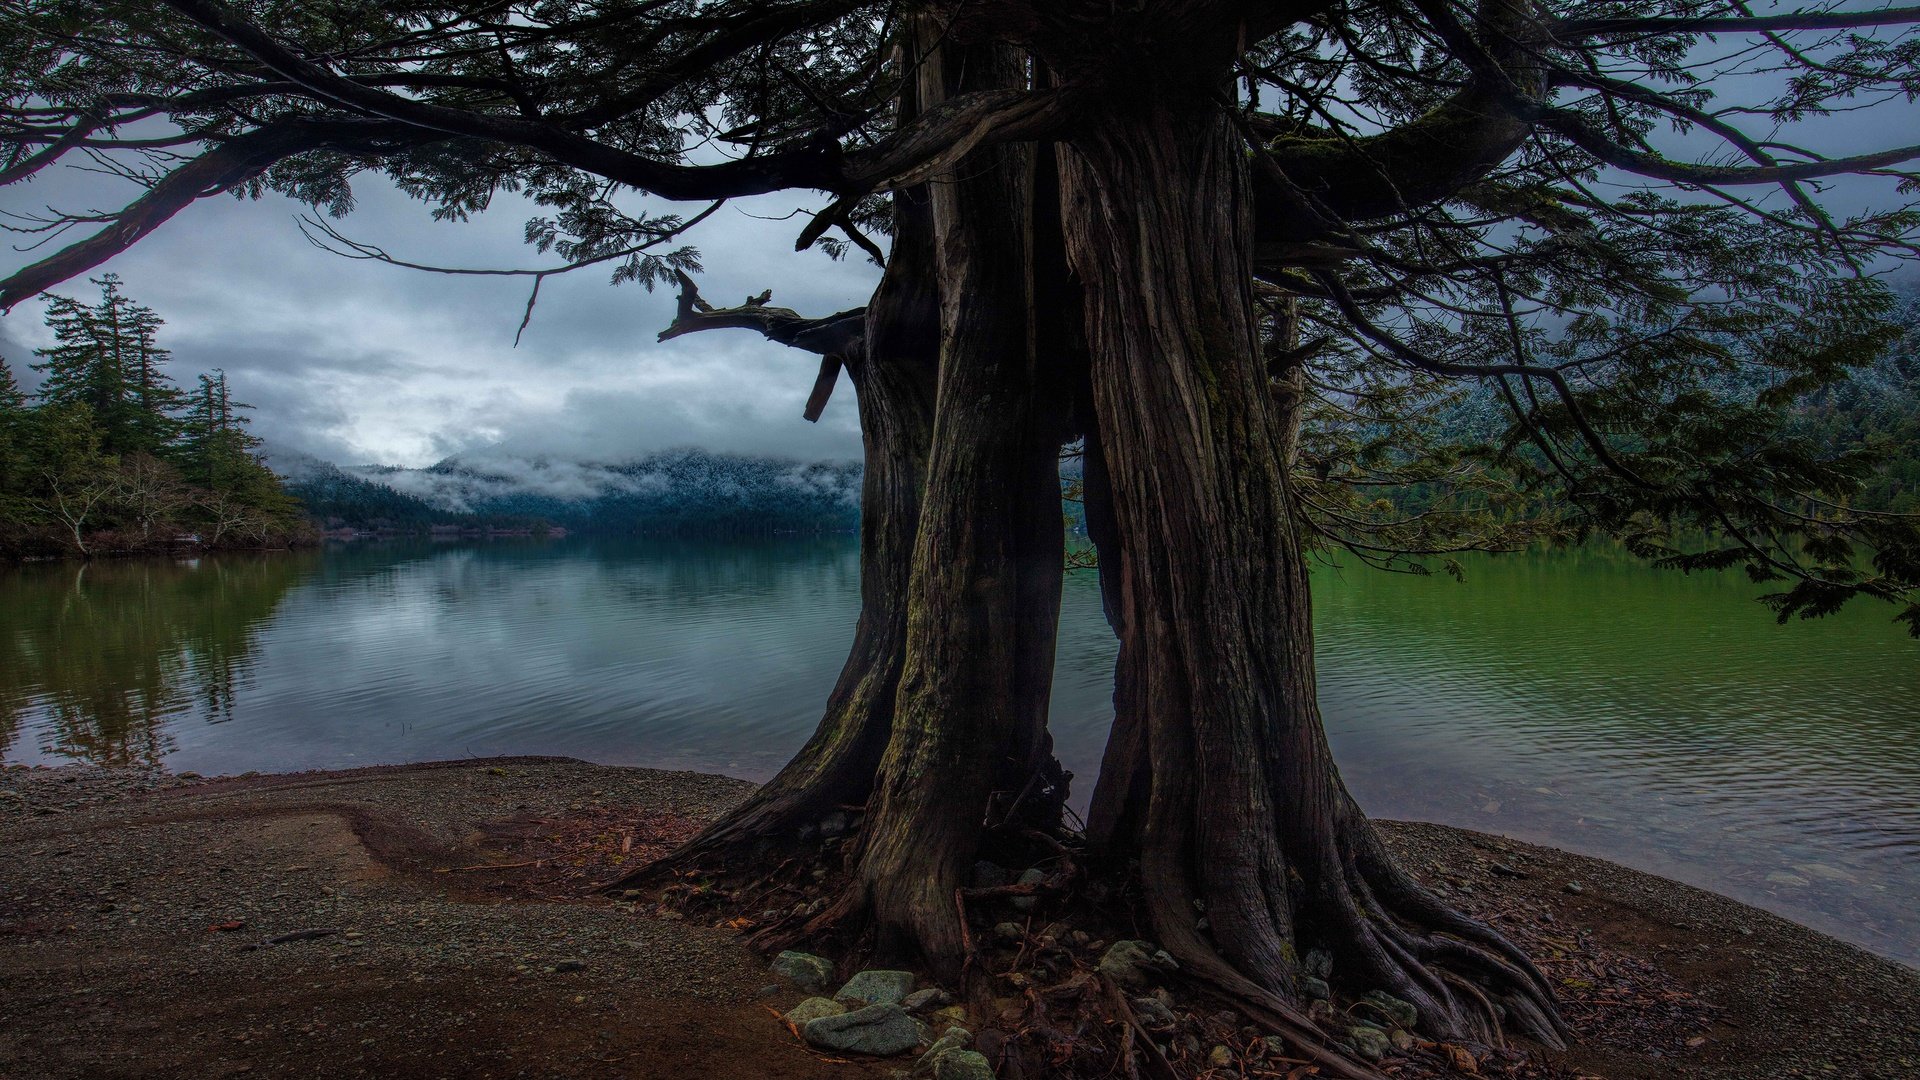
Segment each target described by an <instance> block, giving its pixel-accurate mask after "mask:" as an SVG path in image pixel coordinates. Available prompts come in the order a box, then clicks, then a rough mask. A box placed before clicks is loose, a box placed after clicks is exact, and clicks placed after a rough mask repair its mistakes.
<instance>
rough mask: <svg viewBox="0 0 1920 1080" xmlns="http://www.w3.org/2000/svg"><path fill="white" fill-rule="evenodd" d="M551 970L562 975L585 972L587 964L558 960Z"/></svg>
mask: <svg viewBox="0 0 1920 1080" xmlns="http://www.w3.org/2000/svg"><path fill="white" fill-rule="evenodd" d="M553 970H554V971H556V972H562V973H564V972H568V971H585V970H587V962H586V961H585V960H559V961H555V963H554V965H553Z"/></svg>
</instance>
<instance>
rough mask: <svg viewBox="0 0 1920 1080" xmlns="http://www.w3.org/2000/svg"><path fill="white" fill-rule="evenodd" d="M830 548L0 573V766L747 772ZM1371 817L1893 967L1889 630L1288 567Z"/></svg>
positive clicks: (1893, 666) (1901, 847)
mask: <svg viewBox="0 0 1920 1080" xmlns="http://www.w3.org/2000/svg"><path fill="white" fill-rule="evenodd" d="M858 587H859V565H858V558H857V552H856V550H855V546H854V544H853V541H852V540H851V538H833V539H827V540H791V541H778V542H763V543H740V544H726V543H719V544H715V543H674V542H600V541H592V540H578V539H576V540H570V541H563V542H557V543H551V544H547V543H539V542H526V543H494V544H490V545H477V546H454V547H448V546H428V545H419V546H412V545H397V544H396V545H366V546H355V547H347V548H333V549H329V550H326V551H324V552H306V553H296V554H290V555H289V554H276V555H254V556H227V557H221V558H211V559H205V560H197V561H191V562H118V563H114V562H109V563H98V564H94V565H92V566H86V567H79V566H73V565H43V566H31V567H24V568H19V569H13V570H5V571H0V756H4V758H5V760H7V761H9V762H34V763H58V762H63V761H74V760H80V761H94V762H106V763H111V762H128V761H164V762H165V763H166V764H167V765H168V766H170V767H171V768H173V769H175V770H181V771H184V770H194V771H198V772H202V773H208V774H213V773H232V772H244V771H247V770H250V769H258V770H261V771H281V770H290V769H306V768H337V767H343V766H352V765H367V764H379V763H395V762H406V761H421V760H430V759H439V758H450V757H463V756H469V755H491V754H562V755H570V756H575V757H581V758H586V759H589V760H593V761H601V762H610V763H618V764H639V765H652V766H659V767H667V768H685V769H700V770H707V771H716V772H724V773H728V774H731V775H735V776H742V777H747V778H749V779H765V778H766V777H767V776H769V775H770V774H771V773H772V772H773V771H774V770H776V769H777V768H779V766H780V764H781V763H782V762H784V761H785V760H786V758H787V756H788V755H789V754H791V753H792V752H793V750H794V749H796V748H797V747H798V746H799V745H800V743H801V742H803V741H804V740H805V738H806V736H807V734H808V733H809V732H810V731H811V730H812V728H813V725H814V723H815V722H816V721H817V720H818V719H819V708H820V704H821V702H822V701H824V699H825V697H826V694H827V692H828V690H829V689H830V688H831V686H832V684H833V681H834V678H835V675H836V674H837V673H838V669H839V665H840V662H841V660H842V659H843V658H844V655H845V651H846V647H847V645H848V643H849V641H850V640H851V637H852V629H853V622H854V617H855V615H856V614H857V612H858V609H859V593H858ZM1315 587H1316V592H1315V604H1316V619H1315V622H1316V626H1317V629H1318V653H1319V657H1320V676H1321V696H1322V701H1323V703H1324V706H1325V712H1326V718H1327V725H1328V729H1329V734H1330V736H1331V738H1332V741H1333V746H1334V751H1335V754H1336V756H1337V757H1338V758H1339V760H1340V763H1341V766H1342V768H1343V770H1344V773H1345V775H1346V777H1347V780H1348V784H1349V786H1350V787H1351V788H1352V789H1353V791H1354V794H1355V796H1356V797H1357V798H1358V799H1359V800H1360V802H1361V804H1362V805H1363V806H1365V807H1366V809H1367V810H1368V811H1370V812H1372V813H1374V814H1376V815H1382V816H1389V817H1410V818H1422V819H1428V820H1434V821H1442V822H1448V823H1451V824H1457V825H1465V826H1470V827H1473V828H1478V829H1485V830H1488V831H1493V832H1503V833H1507V834H1509V835H1513V836H1517V837H1521V838H1524V839H1530V840H1537V841H1543V842H1546V843H1551V844H1555V845H1558V846H1561V847H1566V848H1570V849H1573V850H1576V851H1583V852H1587V853H1590V854H1595V855H1600V856H1604V857H1607V858H1611V859H1615V860H1618V861H1620V862H1624V863H1627V864H1629V865H1633V866H1637V867H1640V868H1642V869H1646V870H1651V871H1654V872H1656V873H1661V874H1665V875H1668V876H1671V877H1675V878H1679V879H1681V880H1684V881H1688V882H1692V883H1694V884H1697V885H1701V886H1704V887H1707V888H1710V889H1713V890H1715V891H1718V892H1721V893H1725V894H1728V895H1731V896H1734V897H1737V898H1739V899H1742V900H1745V901H1748V902H1750V903H1754V904H1757V905H1759V906H1762V907H1766V908H1769V909H1771V910H1774V911H1777V912H1780V913H1782V914H1785V915H1787V916H1789V917H1791V918H1794V919H1797V920H1799V921H1802V922H1805V923H1809V924H1811V925H1813V926H1816V927H1819V928H1820V929H1822V930H1825V931H1827V932H1829V933H1832V934H1835V935H1837V936H1839V937H1842V938H1846V939H1848V940H1851V941H1854V942H1858V943H1859V944H1861V945H1864V946H1866V947H1868V948H1870V949H1873V950H1875V951H1877V952H1879V953H1881V954H1883V955H1887V956H1892V957H1895V958H1897V959H1901V960H1904V961H1906V962H1908V963H1920V644H1916V643H1915V642H1913V641H1911V640H1909V639H1907V638H1906V637H1905V636H1904V635H1903V634H1901V633H1900V632H1899V630H1898V629H1897V628H1896V627H1894V626H1893V625H1892V624H1891V623H1889V622H1888V621H1887V619H1888V615H1889V614H1890V612H1889V611H1887V610H1884V609H1880V608H1867V607H1862V608H1860V609H1859V610H1857V611H1850V612H1848V613H1846V614H1845V615H1843V616H1842V617H1839V618H1835V619H1829V620H1826V621H1824V622H1820V623H1814V624H1795V625H1791V626H1787V627H1778V626H1775V625H1774V624H1773V622H1772V620H1771V619H1770V618H1769V617H1768V616H1767V615H1766V613H1765V612H1764V611H1763V610H1762V609H1760V608H1759V606H1758V605H1756V604H1753V603H1752V602H1751V600H1750V599H1749V597H1750V596H1751V593H1752V590H1751V589H1749V588H1748V587H1746V586H1744V585H1743V584H1741V583H1740V581H1739V580H1737V579H1734V578H1727V577H1718V576H1716V577H1704V578H1703V577H1683V576H1680V575H1677V574H1663V573H1655V572H1653V571H1650V570H1647V569H1645V568H1643V567H1641V566H1639V565H1636V564H1634V563H1632V562H1631V561H1629V560H1626V559H1624V558H1621V557H1619V556H1617V555H1615V554H1613V553H1610V552H1606V551H1584V552H1570V553H1568V552H1559V553H1542V554H1530V555H1525V556H1509V557H1503V558H1499V559H1480V560H1476V561H1474V562H1472V563H1470V564H1469V567H1468V574H1467V580H1466V582H1465V583H1464V584H1462V583H1455V582H1453V581H1451V580H1448V579H1444V578H1424V579H1423V578H1412V577H1406V576H1398V575H1385V574H1378V573H1374V572H1370V571H1364V570H1359V569H1353V570H1346V571H1341V570H1335V569H1326V570H1323V571H1321V572H1320V573H1319V574H1318V576H1317V578H1316V581H1315ZM1113 654H1114V643H1113V638H1112V635H1111V634H1110V633H1109V632H1108V630H1107V627H1106V624H1105V622H1104V621H1103V620H1102V619H1101V616H1100V608H1099V600H1098V595H1097V591H1096V587H1095V584H1094V581H1093V577H1092V575H1091V574H1090V573H1084V572H1083V573H1076V574H1073V575H1070V580H1069V584H1068V587H1067V595H1066V601H1065V611H1064V614H1063V620H1062V629H1061V644H1060V658H1059V676H1058V680H1057V686H1056V689H1055V692H1054V708H1053V730H1054V734H1055V739H1056V741H1057V745H1058V748H1059V752H1060V755H1061V757H1062V758H1063V759H1064V761H1065V763H1066V765H1067V767H1068V768H1069V769H1072V770H1073V771H1074V772H1076V773H1077V774H1079V776H1080V777H1081V779H1080V780H1079V781H1078V782H1076V784H1075V787H1076V794H1077V795H1078V797H1079V798H1080V800H1082V801H1084V799H1085V796H1086V793H1087V792H1088V791H1089V790H1090V789H1091V786H1092V779H1093V776H1094V773H1095V771H1096V769H1097V763H1098V761H1099V755H1100V747H1101V743H1102V740H1103V739H1104V737H1105V730H1106V725H1107V724H1108V722H1109V721H1110V720H1111V718H1112V709H1111V704H1110V701H1109V694H1110V686H1109V671H1110V668H1111V665H1112V662H1113Z"/></svg>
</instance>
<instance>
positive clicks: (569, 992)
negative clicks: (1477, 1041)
mask: <svg viewBox="0 0 1920 1080" xmlns="http://www.w3.org/2000/svg"><path fill="white" fill-rule="evenodd" d="M748 790H750V788H749V785H747V784H744V783H741V782H739V781H733V780H727V779H724V778H720V777H712V776H701V775H697V774H691V773H664V772H655V771H650V770H642V769H614V768H604V767H599V766H593V765H587V764H584V763H580V762H572V761H565V760H559V759H510V760H493V761H478V762H457V763H445V764H438V765H430V766H410V767H404V768H383V769H367V770H355V771H352V772H345V773H318V774H296V775H290V776H275V777H266V776H257V777H241V778H230V779H224V780H219V781H211V782H188V783H182V782H181V781H180V780H178V779H177V778H172V777H167V776H164V775H162V774H151V773H143V774H137V775H134V774H127V773H116V772H113V771H109V770H84V769H83V770H64V769H63V770H46V769H8V770H5V771H4V772H0V793H8V794H0V867H5V870H4V871H0V1077H8V1078H11V1077H21V1078H26V1077H33V1078H41V1077H45V1078H49V1080H52V1078H65V1077H122V1076H126V1077H131V1076H159V1077H175V1076H178V1077H188V1076H192V1077H224V1076H240V1075H246V1076H328V1077H337V1076H408V1077H415V1076H419V1077H434V1076H448V1077H454V1076H458V1077H488V1076H500V1077H506V1076H526V1077H545V1076H554V1077H560V1076H580V1075H586V1074H595V1075H608V1076H626V1077H635V1078H640V1080H652V1078H665V1077H675V1078H680V1077H685V1076H694V1075H702V1074H705V1073H709V1072H716V1071H717V1072H722V1073H724V1074H730V1075H733V1076H739V1077H815V1076H818V1077H827V1076H834V1077H867V1076H871V1077H881V1076H886V1075H888V1074H889V1073H890V1072H891V1070H892V1069H893V1068H896V1067H898V1063H896V1062H886V1063H876V1062H848V1063H835V1062H831V1061H828V1060H825V1059H823V1058H821V1057H820V1056H818V1055H815V1054H813V1053H811V1052H809V1051H807V1050H806V1049H804V1048H802V1047H801V1046H799V1045H798V1044H797V1043H796V1042H795V1041H794V1040H793V1039H792V1038H791V1036H790V1035H789V1034H788V1033H787V1032H786V1031H785V1029H784V1028H783V1027H782V1026H781V1025H780V1024H779V1022H778V1021H777V1020H775V1019H774V1017H773V1016H771V1015H769V1012H768V1010H769V1008H770V1007H771V1008H776V1009H777V1008H785V1007H787V1006H790V1005H791V1004H792V1003H793V1002H795V1001H797V1000H798V998H799V996H800V995H799V994H797V993H795V992H792V991H791V990H788V989H785V988H781V989H776V990H773V991H771V992H769V991H767V989H766V987H767V986H768V984H770V983H771V982H772V980H771V979H770V978H769V976H768V975H767V974H766V973H765V968H764V965H763V964H762V963H761V962H760V961H759V960H757V959H756V958H754V957H752V956H750V955H749V954H748V953H747V952H746V951H745V950H744V949H743V948H742V947H741V945H740V943H739V935H738V934H736V933H735V932H733V931H731V930H728V929H725V928H716V927H709V926H701V925H692V924H690V923H689V922H688V921H686V920H673V919H662V918H656V917H651V916H649V915H648V914H647V913H646V911H647V910H650V907H649V908H645V909H643V908H642V907H641V906H639V905H636V904H630V903H622V902H618V901H614V900H608V899H605V898H600V897H589V896H583V895H582V894H581V891H580V888H579V887H580V886H581V885H583V884H585V883H587V882H590V881H594V880H601V879H603V878H604V877H610V876H612V875H613V873H615V872H617V870H618V869H619V868H621V867H623V866H626V865H631V864H632V862H634V861H636V860H640V859H644V858H647V857H650V856H651V854H652V853H654V852H655V851H657V850H660V849H662V848H664V847H665V846H667V845H671V844H673V843H677V842H678V841H679V840H680V839H681V838H683V837H684V836H685V835H686V833H687V832H688V831H690V830H692V829H694V828H697V827H698V825H699V823H700V822H703V821H706V820H709V819H711V817H712V816H713V815H715V814H717V813H719V812H720V811H721V810H723V809H724V808H726V807H728V806H730V805H732V804H733V803H734V802H736V801H737V800H738V799H740V798H741V797H742V796H743V795H744V794H745V793H746V792H747V791H748ZM1383 827H1384V829H1385V831H1386V834H1387V837H1388V840H1389V843H1390V844H1392V845H1393V847H1394V848H1395V850H1396V853H1397V854H1398V855H1399V856H1400V857H1401V858H1402V859H1403V860H1404V861H1405V863H1406V864H1407V865H1408V866H1409V867H1410V868H1412V869H1413V870H1414V871H1415V872H1416V873H1417V874H1419V875H1420V876H1421V877H1422V878H1423V879H1424V880H1426V881H1427V882H1428V883H1429V884H1430V885H1433V886H1435V887H1437V888H1440V889H1443V890H1445V891H1446V893H1447V895H1448V896H1449V898H1450V899H1451V900H1453V901H1454V902H1456V903H1459V904H1461V905H1462V906H1465V907H1467V908H1469V909H1471V910H1474V911H1475V912H1476V913H1478V914H1480V915H1481V916H1482V917H1485V918H1488V919H1491V920H1493V921H1495V922H1496V923H1498V924H1499V925H1500V926H1501V928H1502V929H1503V930H1505V931H1506V932H1508V933H1509V934H1510V935H1512V936H1514V937H1516V938H1518V939H1520V940H1522V941H1523V942H1524V943H1525V944H1526V945H1527V947H1528V948H1529V949H1530V950H1531V951H1532V953H1533V954H1534V955H1536V956H1537V957H1539V958H1540V959H1541V962H1542V966H1543V967H1544V968H1545V969H1546V970H1547V971H1548V973H1549V974H1550V975H1551V976H1552V977H1553V978H1554V979H1556V980H1558V981H1559V982H1560V984H1561V987H1562V991H1563V996H1564V998H1565V1002H1566V1006H1567V1011H1568V1014H1569V1017H1570V1018H1571V1019H1572V1020H1573V1022H1574V1024H1575V1026H1576V1028H1577V1029H1578V1030H1579V1032H1580V1034H1581V1037H1582V1042H1581V1043H1580V1045H1578V1046H1577V1047H1575V1049H1574V1050H1573V1051H1572V1052H1571V1053H1570V1054H1568V1055H1564V1056H1553V1057H1537V1058H1534V1059H1530V1060H1529V1059H1520V1058H1517V1059H1516V1060H1521V1061H1522V1065H1521V1066H1514V1069H1515V1071H1513V1072H1512V1075H1528V1074H1529V1072H1528V1070H1530V1071H1531V1074H1532V1075H1539V1076H1559V1077H1566V1076H1576V1075H1588V1076H1605V1077H1610V1078H1614V1080H1640V1078H1646V1080H1652V1078H1654V1077H1662V1078H1665V1077H1689V1078H1691V1077H1699V1078H1703V1080H1719V1078H1725V1080H1734V1078H1738V1080H1766V1078H1773V1077H1781V1078H1785V1077H1825V1076H1834V1077H1864V1078H1870V1080H1910V1078H1912V1077H1916V1076H1920V973H1916V972H1914V971H1913V970H1911V969H1908V968H1904V967H1900V966H1898V965H1895V964H1891V963H1888V962H1886V961H1882V960H1878V959H1876V958H1874V957H1871V956H1868V955H1867V954H1865V953H1863V952H1861V951H1859V950H1857V949H1855V948H1853V947H1851V946H1847V945H1844V944H1841V943H1840V942H1837V941H1833V940H1832V939H1829V938H1825V937H1823V936H1821V935H1818V934H1815V933H1813V932H1812V931H1809V930H1806V929H1804V928H1801V927H1797V926H1795V925H1793V924H1791V923H1788V922H1786V921H1784V920H1781V919H1779V918H1776V917H1774V916H1771V915H1767V914H1765V913H1763V912H1760V911H1757V910H1755V909H1752V908H1748V907H1745V906H1743V905H1740V904H1738V903H1735V902H1733V901H1730V900H1726V899H1724V898H1721V897H1717V896H1713V895H1712V894H1708V893H1704V892H1701V891H1699V890H1697V889H1691V888H1688V887H1686V886H1683V885H1678V884H1675V883H1673V882H1670V881H1666V880H1664V879H1660V878H1655V877H1651V876H1649V875H1644V874H1638V873H1635V872H1633V871H1630V870H1626V869H1623V868H1621V867H1618V866H1614V865H1613V864H1610V863H1605V862H1601V861H1599V860H1593V859H1585V858H1582V857H1580V856H1575V855H1569V854H1566V853H1564V852H1559V851H1554V850H1551V849H1547V848H1539V847H1534V846H1532V845H1527V844H1522V843H1519V842H1515V841H1510V840H1505V839H1501V838H1498V837H1490V836H1484V835H1481V834H1476V833H1468V832H1464V831H1461V830H1456V829H1448V828H1442V827H1439V826H1430V825H1410V824H1394V823H1389V824H1387V825H1385V826H1383ZM475 867H477V868H478V869H473V868H475ZM1569 886H1573V887H1574V888H1575V889H1577V890H1578V891H1577V892H1576V891H1570V890H1569ZM270 942H272V943H271V944H270ZM1415 1056H1416V1057H1417V1056H1418V1054H1417V1052H1416V1055H1415ZM1429 1056H1431V1055H1429ZM1421 1060H1425V1059H1424V1058H1423V1059H1421ZM1435 1060H1437V1058H1436V1059H1435ZM1484 1064H1486V1065H1488V1066H1489V1067H1491V1066H1492V1065H1493V1064H1495V1063H1492V1062H1487V1063H1484ZM1506 1064H1507V1065H1509V1066H1513V1065H1514V1063H1513V1062H1507V1063H1506ZM1389 1071H1390V1072H1395V1071H1397V1072H1399V1073H1401V1074H1402V1075H1413V1074H1415V1073H1416V1072H1419V1071H1430V1070H1427V1069H1424V1068H1423V1067H1421V1066H1420V1061H1416V1060H1415V1057H1408V1058H1406V1059H1403V1060H1402V1061H1400V1062H1398V1063H1395V1062H1392V1061H1390V1062H1389Z"/></svg>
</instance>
